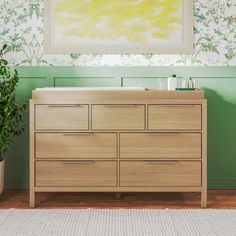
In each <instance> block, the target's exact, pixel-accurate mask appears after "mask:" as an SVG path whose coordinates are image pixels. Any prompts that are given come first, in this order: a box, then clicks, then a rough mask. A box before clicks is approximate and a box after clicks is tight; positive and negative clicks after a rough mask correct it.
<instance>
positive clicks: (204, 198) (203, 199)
mask: <svg viewBox="0 0 236 236" xmlns="http://www.w3.org/2000/svg"><path fill="white" fill-rule="evenodd" d="M201 207H202V208H207V191H202V193H201Z"/></svg>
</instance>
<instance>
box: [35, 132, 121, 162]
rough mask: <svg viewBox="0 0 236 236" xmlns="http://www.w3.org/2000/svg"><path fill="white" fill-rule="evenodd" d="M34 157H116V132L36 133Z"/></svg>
mask: <svg viewBox="0 0 236 236" xmlns="http://www.w3.org/2000/svg"><path fill="white" fill-rule="evenodd" d="M35 144H36V158H63V159H66V158H92V159H93V158H116V156H117V136H116V133H36V135H35Z"/></svg>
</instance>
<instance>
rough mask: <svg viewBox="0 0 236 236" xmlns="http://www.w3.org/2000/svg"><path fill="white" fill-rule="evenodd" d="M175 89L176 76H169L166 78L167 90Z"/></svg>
mask: <svg viewBox="0 0 236 236" xmlns="http://www.w3.org/2000/svg"><path fill="white" fill-rule="evenodd" d="M176 87H177V78H176V75H171V76H170V77H168V90H175V89H176Z"/></svg>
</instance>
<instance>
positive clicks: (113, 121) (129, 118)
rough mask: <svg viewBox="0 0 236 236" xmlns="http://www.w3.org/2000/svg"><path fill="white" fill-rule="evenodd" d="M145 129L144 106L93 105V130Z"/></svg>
mask: <svg viewBox="0 0 236 236" xmlns="http://www.w3.org/2000/svg"><path fill="white" fill-rule="evenodd" d="M144 128H145V106H144V105H93V106H92V129H93V130H125V129H136V130H144Z"/></svg>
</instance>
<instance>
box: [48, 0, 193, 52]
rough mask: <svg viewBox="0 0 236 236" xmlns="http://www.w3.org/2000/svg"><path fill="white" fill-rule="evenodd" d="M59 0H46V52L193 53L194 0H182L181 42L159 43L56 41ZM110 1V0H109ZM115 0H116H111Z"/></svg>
mask: <svg viewBox="0 0 236 236" xmlns="http://www.w3.org/2000/svg"><path fill="white" fill-rule="evenodd" d="M55 1H58V0H44V6H45V20H44V25H45V31H44V35H45V41H44V52H45V53H46V54H62V53H81V54H82V53H83V54H94V53H101V54H143V53H153V54H193V51H194V46H193V45H194V32H193V0H182V9H181V12H182V26H181V29H182V31H181V32H180V33H181V35H182V42H181V43H176V44H175V43H174V42H173V43H166V44H165V43H162V44H160V45H158V44H151V43H148V44H144V45H142V44H131V43H129V44H125V43H124V44H116V43H115V42H114V43H108V44H106V45H104V44H101V45H100V44H99V43H98V44H89V43H88V44H80V43H76V42H74V41H73V44H72V43H70V42H67V43H64V42H63V43H56V40H55V38H57V35H56V34H55V27H56V26H55V23H54V4H55ZM81 1H82V0H81ZM108 1H109V0H108ZM111 1H114V0H111ZM116 1H117V0H116ZM166 1H168V0H166Z"/></svg>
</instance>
